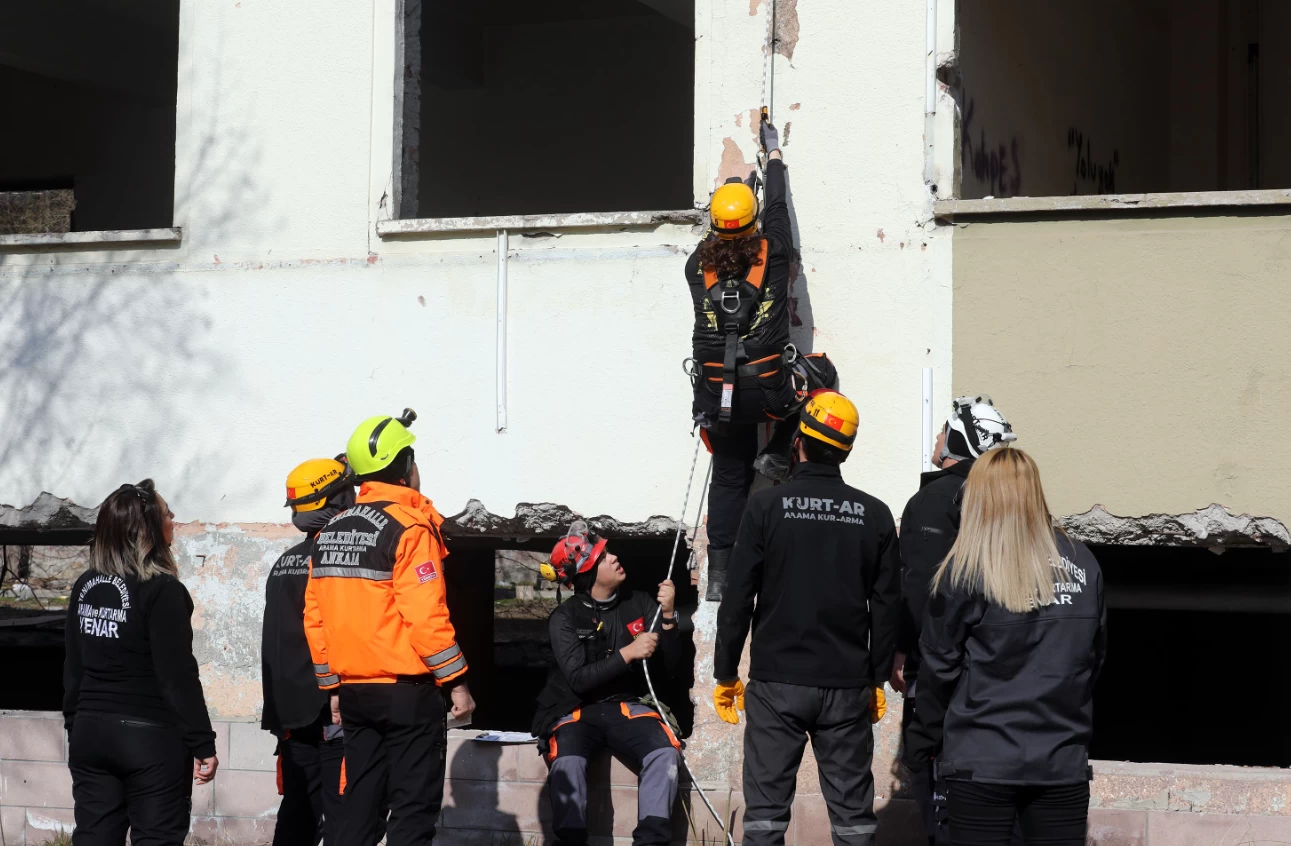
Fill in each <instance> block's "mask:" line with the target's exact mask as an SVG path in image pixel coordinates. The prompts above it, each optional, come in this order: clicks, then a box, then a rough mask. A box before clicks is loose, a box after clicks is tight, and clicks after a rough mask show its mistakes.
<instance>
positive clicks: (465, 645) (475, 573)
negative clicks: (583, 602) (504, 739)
mask: <svg viewBox="0 0 1291 846" xmlns="http://www.w3.org/2000/svg"><path fill="white" fill-rule="evenodd" d="M555 540H556V539H555V538H554V537H553V538H549V539H548V538H534V539H531V540H528V541H526V542H524V543H517V542H516V541H514V540H507V539H502V538H469V539H468V538H453V537H449V538H448V546H449V549H450V550H451V551H452V552H451V554H450V555H449V557H448V558H447V559H446V560H445V563H444V570H445V573H446V577H447V580H448V604H449V611H450V613H451V614H452V617H453V625H454V627H455V628H456V629H457V636H458V642H459V643H460V644H461V647H462V650H463V652H465V653H466V657H467V660H468V661H469V662H470V667H471V669H470V671H469V672H468V674H467V680H468V683H469V684H470V686H471V694H472V696H474V698H475V702H476V713H475V715H474V717H473V718H472V727H473V728H481V729H493V730H499V731H529V729H530V726H531V723H532V721H533V715H534V713H535V710H536V704H537V699H538V694H539V693H540V692H541V691H542V688H543V685H545V684H546V682H547V673H548V671H549V670H550V668H551V666H552V655H551V643H550V641H549V640H548V637H547V616H548V615H549V614H550V613H551V610H552V609H554V608H555V606H556V596H555V592H554V591H553V590H550V588H549V585H548V583H546V582H543V581H542V580H541V578H540V577H539V576H538V574H537V573H536V572H533V568H536V567H537V562H538V561H541V560H545V555H546V554H547V553H549V552H550V551H551V546H552V544H554V543H555ZM609 549H610V551H611V552H613V553H614V554H615V555H617V556H618V557H619V561H620V562H621V563H622V565H623V569H624V570H625V571H626V572H627V576H628V581H627V585H628V586H629V587H630V588H632V589H633V590H644V591H649V592H650V593H651V595H653V593H654V591H655V586H656V585H657V584H658V583H659V582H660V581H661V580H662V579H663V578H664V570H665V564H666V562H667V561H668V555H669V553H670V552H671V551H672V538H671V537H668V538H645V539H641V538H611V540H610V544H609ZM504 551H505V552H504ZM688 555H689V553H688V550H687V549H686V548H685V545H684V544H683V545H682V547H681V549H679V550H678V553H677V558H676V559H675V562H674V568H673V581H674V582H675V583H676V584H677V607H678V611H679V616H680V620H681V626H682V637H683V640H684V641H685V646H684V648H685V649H686V650H688V652H689V658H688V659H687V660H684V661H683V664H682V665H683V667H691V668H693V666H694V660H693V659H694V643H693V628H691V626H690V616H691V614H692V613H693V611H694V610H695V609H696V608H697V607H698V605H699V595H698V592H697V590H696V588H695V587H694V586H692V585H691V584H690V582H689V578H688V573H687V572H686V570H685V566H686V560H687V558H688ZM570 595H571V594H570V592H569V591H568V590H562V591H561V598H562V599H567V598H568V597H569V596H570ZM531 597H532V598H531ZM652 678H653V679H654V681H655V689H656V691H657V692H658V693H659V697H660V698H661V699H663V700H664V702H665V703H666V704H667V705H668V707H669V708H671V709H672V710H673V713H674V715H676V717H677V720H678V722H679V723H680V725H681V729H682V733H683V735H688V734H689V733H690V731H691V730H692V729H693V728H694V724H695V709H694V705H693V704H692V703H691V701H690V689H691V688H692V687H694V683H695V680H694V676H693V669H692V670H691V672H690V673H689V674H687V676H686V677H685V678H679V679H664V678H663V677H662V675H661V674H655V675H653V676H652Z"/></svg>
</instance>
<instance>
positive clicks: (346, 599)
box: [305, 482, 466, 690]
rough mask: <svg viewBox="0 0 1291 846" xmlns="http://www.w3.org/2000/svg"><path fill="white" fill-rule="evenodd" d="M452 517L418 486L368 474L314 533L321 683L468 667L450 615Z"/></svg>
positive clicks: (311, 623) (311, 630)
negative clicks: (448, 537)
mask: <svg viewBox="0 0 1291 846" xmlns="http://www.w3.org/2000/svg"><path fill="white" fill-rule="evenodd" d="M441 523H443V518H442V517H440V516H439V513H438V512H436V511H435V508H434V506H433V505H431V502H430V500H428V499H426V497H424V496H422V495H421V494H419V493H418V492H416V491H414V490H413V489H412V488H407V487H403V486H401V485H387V484H382V483H378V482H367V483H365V484H364V485H363V486H362V487H361V488H359V495H358V501H357V502H356V504H355V505H354V506H353V507H351V508H348V509H346V510H345V511H342V512H341V513H340V514H338V515H336V516H335V517H333V518H332V520H331V522H330V523H328V524H327V525H326V526H325V527H323V530H322V531H321V532H319V533H318V536H317V537H315V538H314V546H313V550H312V554H311V560H310V575H309V586H308V587H307V588H306V590H305V634H306V636H307V637H308V639H309V650H310V653H311V655H312V656H313V660H314V665H315V666H314V672H315V673H316V675H317V678H318V686H319V687H321V688H323V689H325V690H326V689H330V688H333V687H336V686H337V685H339V684H341V683H342V682H347V683H348V682H377V683H387V684H388V683H394V682H396V681H398V680H399V677H400V676H423V675H426V674H431V675H433V676H434V679H435V681H436V683H438V684H440V685H443V684H445V683H447V682H450V681H453V680H454V679H456V678H458V677H459V676H461V675H462V674H463V673H465V672H466V658H465V656H463V655H462V650H461V648H460V647H458V645H457V639H456V634H455V632H454V631H453V624H452V622H451V621H450V620H449V617H448V601H447V598H446V593H445V590H444V574H443V561H444V558H445V557H446V556H447V555H448V550H447V549H446V548H445V547H444V541H443V538H442V536H441V535H440V533H439V526H440V524H441Z"/></svg>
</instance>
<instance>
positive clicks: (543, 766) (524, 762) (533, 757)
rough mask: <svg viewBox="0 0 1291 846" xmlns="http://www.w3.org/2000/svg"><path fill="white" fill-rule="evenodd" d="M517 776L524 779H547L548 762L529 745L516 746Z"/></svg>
mask: <svg viewBox="0 0 1291 846" xmlns="http://www.w3.org/2000/svg"><path fill="white" fill-rule="evenodd" d="M516 766H517V776H518V778H519V779H520V780H522V781H546V780H547V762H546V761H544V760H543V759H542V755H541V754H539V753H538V752H537V751H535V750H534V749H533V748H532V747H529V746H517V747H516Z"/></svg>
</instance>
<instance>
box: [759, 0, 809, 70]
mask: <svg viewBox="0 0 1291 846" xmlns="http://www.w3.org/2000/svg"><path fill="white" fill-rule="evenodd" d="M764 2H767V0H749V17H754V16H755V15H757V14H758V10H759V9H760V8H761V6H762V4H763V3H764ZM799 31H800V27H799V24H798V0H776V4H775V39H776V47H775V51H776V52H777V53H779V54H780V55H781V56H784V57H785V58H786V59H792V58H793V51H794V48H795V47H797V46H798V35H799ZM762 49H763V52H766V47H765V46H763V48H762Z"/></svg>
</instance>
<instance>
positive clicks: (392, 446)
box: [345, 408, 417, 476]
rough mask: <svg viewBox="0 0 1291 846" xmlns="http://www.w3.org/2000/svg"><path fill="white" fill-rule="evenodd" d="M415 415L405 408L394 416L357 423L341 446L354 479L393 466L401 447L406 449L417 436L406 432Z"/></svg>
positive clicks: (370, 418)
mask: <svg viewBox="0 0 1291 846" xmlns="http://www.w3.org/2000/svg"><path fill="white" fill-rule="evenodd" d="M416 419H417V412H415V411H413V410H412V409H411V408H405V409H404V410H403V414H401V415H399V416H398V417H390V416H388V415H382V416H379V417H369V418H368V419H367V420H364V421H363V422H362V423H360V424H359V428H357V429H355V430H354V434H353V435H350V442H349V443H348V444H346V446H345V456H346V458H348V459H349V462H350V467H352V468H353V469H354V474H355V475H356V476H369V475H371V474H373V473H376V472H377V471H379V470H384V469H385V468H387V467H389V466H390V465H391V464H393V463H394V460H395V458H397V457H398V456H399V453H401V452H403V449H404V447H410V446H412V445H413V442H414V441H416V440H417V436H416V435H414V434H413V433H412V432H409V431H408V427H409V426H411V425H412V421H414V420H416Z"/></svg>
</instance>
